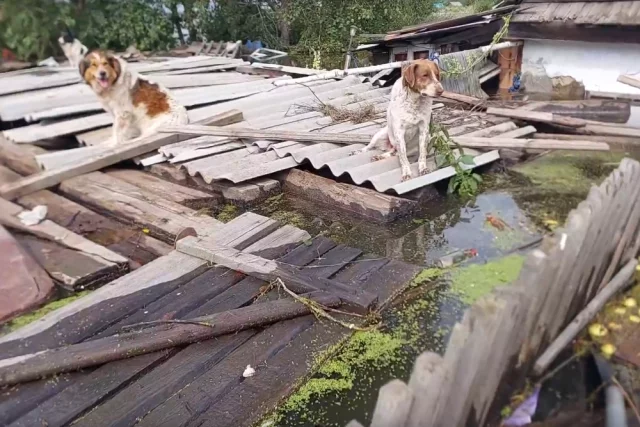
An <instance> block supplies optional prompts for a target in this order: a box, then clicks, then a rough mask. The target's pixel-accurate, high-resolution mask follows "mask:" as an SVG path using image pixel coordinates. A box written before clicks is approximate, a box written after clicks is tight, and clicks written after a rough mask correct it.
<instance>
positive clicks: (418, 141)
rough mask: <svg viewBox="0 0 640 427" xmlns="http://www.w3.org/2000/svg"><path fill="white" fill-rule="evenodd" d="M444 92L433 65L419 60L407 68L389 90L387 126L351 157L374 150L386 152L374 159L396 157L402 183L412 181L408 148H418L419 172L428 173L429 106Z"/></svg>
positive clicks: (438, 73)
mask: <svg viewBox="0 0 640 427" xmlns="http://www.w3.org/2000/svg"><path fill="white" fill-rule="evenodd" d="M443 91H444V89H443V88H442V84H440V69H439V68H438V65H437V64H436V63H435V62H432V61H429V60H426V59H420V60H417V61H414V62H413V63H411V64H410V65H408V66H406V67H405V68H404V69H403V70H402V78H401V79H399V80H398V81H396V82H395V84H394V85H393V89H392V90H391V101H390V102H389V107H388V108H387V125H386V126H385V127H384V128H382V129H380V130H379V131H378V132H377V133H376V134H375V135H374V136H373V138H372V139H371V142H370V143H369V145H367V146H366V147H365V148H363V149H362V150H360V151H358V152H355V153H353V154H356V153H362V152H367V151H371V150H374V149H382V150H386V151H385V153H383V154H380V155H378V156H374V157H373V160H381V159H384V158H388V157H391V156H395V155H396V154H397V155H398V158H399V160H400V167H401V169H402V180H403V181H406V180H409V179H411V164H410V163H409V159H408V157H407V147H411V148H414V147H418V148H419V156H418V173H419V174H420V175H425V174H426V173H428V172H429V170H428V169H427V152H428V150H429V125H430V123H431V106H432V104H433V98H435V97H438V96H440V95H441V94H442V92H443Z"/></svg>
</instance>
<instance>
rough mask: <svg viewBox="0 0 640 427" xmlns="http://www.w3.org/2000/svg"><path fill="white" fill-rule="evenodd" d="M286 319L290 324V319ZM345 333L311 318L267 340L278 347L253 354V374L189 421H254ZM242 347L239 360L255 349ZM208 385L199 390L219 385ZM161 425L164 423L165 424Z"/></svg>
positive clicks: (228, 426) (229, 425) (218, 424)
mask: <svg viewBox="0 0 640 427" xmlns="http://www.w3.org/2000/svg"><path fill="white" fill-rule="evenodd" d="M305 320H307V321H311V320H312V319H304V318H301V319H297V321H298V322H300V323H302V322H304V321H305ZM289 322H290V323H291V324H292V323H293V322H294V321H289ZM305 326H306V325H305V324H302V325H300V324H298V325H294V326H291V325H290V327H297V328H301V327H305ZM347 334H348V332H347V331H346V330H345V329H344V328H342V327H340V326H338V325H335V324H330V323H325V322H318V321H315V322H313V324H312V325H311V326H310V327H308V328H305V329H304V330H302V331H301V332H299V333H298V335H297V336H295V337H293V339H291V340H290V341H289V342H287V343H284V342H283V341H275V340H273V341H271V343H272V344H271V346H272V348H273V347H275V346H278V345H279V346H280V347H281V348H282V349H281V350H280V351H278V352H277V353H275V354H273V355H270V356H269V357H268V358H266V359H263V358H260V357H255V359H254V360H256V363H255V365H254V364H252V365H251V366H254V367H256V371H257V372H256V375H255V376H253V377H252V378H251V379H250V380H248V381H247V380H245V381H242V382H234V383H232V384H229V386H228V388H227V390H225V393H224V394H219V395H218V396H216V398H215V399H213V400H212V401H211V404H209V406H208V407H207V408H206V412H204V413H202V414H197V415H198V416H197V417H196V418H194V419H192V421H191V422H192V423H194V424H189V425H200V423H202V424H201V425H202V426H203V427H204V426H207V427H213V426H215V427H236V426H249V425H256V424H257V423H258V421H259V420H261V419H262V417H264V416H265V415H266V414H267V413H269V410H270V409H272V408H275V407H276V405H278V404H279V403H281V402H282V401H283V399H284V398H286V397H287V396H289V395H290V394H291V393H292V392H293V391H295V389H296V387H297V386H298V385H299V384H300V380H301V379H303V378H304V377H305V375H308V374H309V371H310V369H311V367H312V366H313V365H314V362H316V358H317V355H318V353H320V352H322V351H323V350H326V349H327V348H330V347H331V346H332V345H335V344H336V343H338V342H339V341H340V340H341V339H342V338H344V337H345V336H346V335H347ZM247 347H248V345H247ZM246 351H247V353H248V354H247V356H245V357H244V358H243V359H242V361H244V360H252V359H249V358H250V357H251V356H250V355H251V354H252V353H254V354H255V353H256V350H255V349H254V350H253V351H252V350H250V349H246ZM220 368H222V366H220ZM225 371H226V370H222V369H221V370H213V371H211V372H210V373H208V376H209V378H212V377H213V378H216V377H215V376H214V375H216V374H217V375H224V374H225V373H226V372H225ZM241 371H242V369H241V370H240V372H241ZM236 375H237V374H236ZM212 385H213V387H211V389H209V388H208V387H207V388H203V391H204V392H207V391H209V390H211V392H213V393H215V391H216V390H217V387H219V386H218V385H217V382H214V383H213V384H212ZM205 387H206V386H205ZM258 402H259V404H258ZM240 408H242V409H240ZM162 409H163V408H162V407H160V408H158V412H157V416H159V415H160V414H162V413H165V414H166V413H167V412H165V411H162ZM156 419H157V418H154V419H153V420H154V421H155V420H156ZM144 421H146V420H145V419H143V426H151V425H152V424H150V423H144ZM150 421H151V420H150ZM163 425H166V426H167V427H168V424H163ZM179 425H180V426H181V425H184V424H182V423H181V424H179Z"/></svg>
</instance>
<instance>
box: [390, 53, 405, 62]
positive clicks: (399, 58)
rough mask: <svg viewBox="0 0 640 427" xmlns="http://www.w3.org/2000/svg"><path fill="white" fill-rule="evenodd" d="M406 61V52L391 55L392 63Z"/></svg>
mask: <svg viewBox="0 0 640 427" xmlns="http://www.w3.org/2000/svg"><path fill="white" fill-rule="evenodd" d="M406 60H407V52H402V53H396V54H395V55H393V61H394V62H398V61H406Z"/></svg>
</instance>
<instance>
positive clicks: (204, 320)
mask: <svg viewBox="0 0 640 427" xmlns="http://www.w3.org/2000/svg"><path fill="white" fill-rule="evenodd" d="M309 297H311V299H313V300H314V301H316V302H317V303H319V304H322V305H324V306H326V307H337V306H339V305H340V299H339V298H337V297H334V296H331V295H327V294H325V293H318V294H315V295H310V296H309ZM310 313H311V310H310V309H309V308H308V307H307V306H306V305H304V304H301V303H300V302H297V301H294V300H291V299H280V300H277V301H269V302H265V303H261V304H253V305H250V306H248V307H242V308H238V309H235V310H229V311H225V312H222V313H217V314H213V315H211V316H203V317H198V318H195V319H189V320H184V321H182V322H180V323H178V322H176V323H177V324H173V325H170V326H168V327H167V326H166V325H160V326H151V327H149V328H147V329H142V330H140V331H133V332H125V333H120V334H116V335H113V336H110V337H106V338H100V339H96V340H92V341H85V342H83V343H80V344H74V345H70V346H67V347H61V348H57V349H55V350H50V351H44V352H40V353H36V354H30V355H25V356H18V357H15V358H11V359H5V360H0V385H9V384H18V383H22V382H27V381H33V380H36V379H39V378H42V377H46V376H50V375H55V374H59V373H63V372H72V371H77V370H80V369H84V368H89V367H92V366H97V365H102V364H105V363H108V362H112V361H115V360H121V359H126V358H129V357H133V356H139V355H142V354H146V353H152V352H156V351H160V350H163V349H166V348H172V347H178V346H183V345H186V344H191V343H195V342H199V341H204V340H208V339H211V338H215V337H219V336H222V335H226V334H233V333H237V332H240V331H244V330H247V329H252V328H256V327H260V326H265V325H269V324H273V323H276V322H280V321H282V320H288V319H293V318H296V317H300V316H304V315H307V314H310ZM189 322H193V323H189ZM167 323H170V322H167Z"/></svg>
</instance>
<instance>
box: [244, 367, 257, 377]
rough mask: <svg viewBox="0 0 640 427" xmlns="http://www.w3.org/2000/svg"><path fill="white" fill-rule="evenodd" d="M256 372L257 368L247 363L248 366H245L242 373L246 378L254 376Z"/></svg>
mask: <svg viewBox="0 0 640 427" xmlns="http://www.w3.org/2000/svg"><path fill="white" fill-rule="evenodd" d="M255 374H256V370H255V369H253V368H252V367H251V365H247V367H246V368H245V370H244V372H243V373H242V376H243V377H245V378H249V377H252V376H254V375H255Z"/></svg>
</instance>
